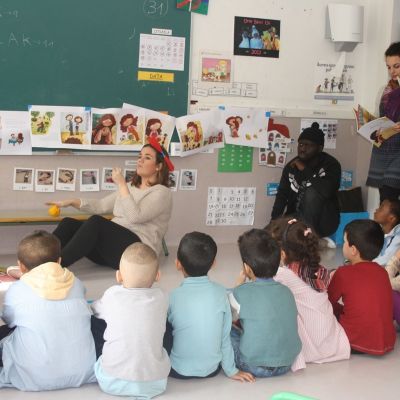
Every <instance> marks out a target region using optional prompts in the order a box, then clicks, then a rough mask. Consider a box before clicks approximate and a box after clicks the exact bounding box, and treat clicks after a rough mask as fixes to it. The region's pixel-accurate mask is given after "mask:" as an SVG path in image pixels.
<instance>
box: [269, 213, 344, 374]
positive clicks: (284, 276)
mask: <svg viewBox="0 0 400 400" xmlns="http://www.w3.org/2000/svg"><path fill="white" fill-rule="evenodd" d="M275 221H276V223H277V224H279V221H278V220H275ZM275 221H274V222H275ZM286 222H287V221H286ZM286 226H287V227H290V229H294V228H296V229H301V228H302V229H304V231H303V232H298V234H299V235H298V236H299V237H300V238H302V236H303V235H304V234H305V235H306V237H308V235H311V233H310V232H309V231H308V228H307V227H305V226H304V224H301V223H297V224H296V226H290V225H289V224H287V225H286ZM275 233H276V232H275ZM302 234H303V235H302ZM287 236H288V237H289V235H287ZM310 239H311V238H310ZM287 240H289V239H288V238H287ZM302 253H304V252H303V251H302ZM292 255H293V257H294V259H300V258H301V257H299V256H297V255H296V254H294V253H292ZM281 263H282V264H283V265H285V264H286V253H285V251H284V250H281ZM274 280H276V281H277V282H280V283H282V284H283V285H285V286H287V287H288V288H289V289H290V290H291V292H292V293H293V296H294V299H295V301H296V306H297V310H298V313H299V315H298V319H297V322H298V327H299V335H300V338H301V342H302V348H301V352H300V354H299V355H298V357H297V358H296V361H295V362H294V364H293V365H292V370H293V371H296V370H298V369H301V368H305V367H306V363H307V362H314V363H324V362H330V361H338V360H345V359H348V358H349V357H350V344H349V340H348V338H347V336H346V333H345V331H344V329H343V328H342V326H341V325H340V324H339V322H338V321H337V319H336V318H335V316H334V314H333V310H332V305H331V303H330V301H329V299H328V294H327V292H326V291H322V292H317V291H316V290H313V289H312V288H311V286H310V285H308V284H307V283H305V282H304V281H303V280H302V279H300V278H299V277H298V276H297V275H296V274H295V273H294V272H293V271H291V270H290V269H288V268H283V267H279V269H278V272H277V274H276V275H275V277H274Z"/></svg>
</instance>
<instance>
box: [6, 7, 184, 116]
mask: <svg viewBox="0 0 400 400" xmlns="http://www.w3.org/2000/svg"><path fill="white" fill-rule="evenodd" d="M154 28H158V29H169V30H171V31H172V36H179V37H184V38H185V68H184V71H162V72H173V73H174V82H173V83H166V82H149V81H138V77H137V73H138V70H139V67H138V65H139V63H138V60H139V42H140V34H151V33H152V29H154ZM189 46H190V13H188V12H185V11H182V10H177V9H176V1H175V0H1V2H0V109H2V110H26V109H27V106H28V105H29V104H38V105H40V104H45V105H69V106H91V107H99V108H104V107H121V106H122V103H123V102H127V103H131V104H135V105H138V106H141V107H146V108H151V109H153V110H159V111H168V113H169V114H170V115H173V116H181V115H185V114H187V98H188V76H189V73H188V66H189ZM141 70H142V69H141ZM143 70H144V71H149V69H143Z"/></svg>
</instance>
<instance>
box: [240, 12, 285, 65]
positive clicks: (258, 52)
mask: <svg viewBox="0 0 400 400" xmlns="http://www.w3.org/2000/svg"><path fill="white" fill-rule="evenodd" d="M280 34H281V21H279V20H275V19H264V18H252V17H235V29H234V35H235V37H234V48H233V54H235V55H238V56H252V57H273V58H278V57H279V50H280Z"/></svg>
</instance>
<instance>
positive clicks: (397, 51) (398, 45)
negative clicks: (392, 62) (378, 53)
mask: <svg viewBox="0 0 400 400" xmlns="http://www.w3.org/2000/svg"><path fill="white" fill-rule="evenodd" d="M392 56H399V57H400V42H394V43H392V44H391V45H390V46H389V47H388V48H387V50H386V51H385V57H392Z"/></svg>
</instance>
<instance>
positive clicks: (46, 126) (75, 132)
mask: <svg viewBox="0 0 400 400" xmlns="http://www.w3.org/2000/svg"><path fill="white" fill-rule="evenodd" d="M29 118H30V134H31V141H32V147H45V148H70V149H90V108H86V107H60V106H37V105H32V106H29Z"/></svg>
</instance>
